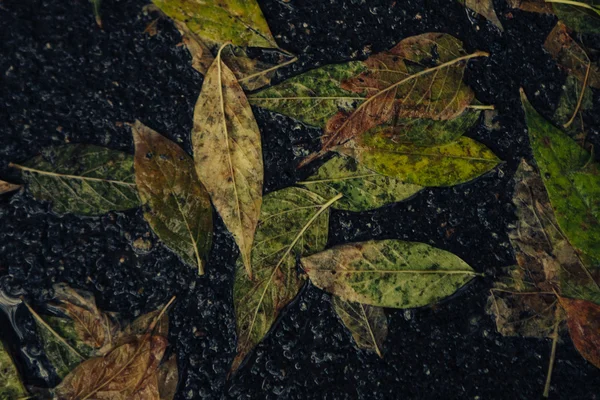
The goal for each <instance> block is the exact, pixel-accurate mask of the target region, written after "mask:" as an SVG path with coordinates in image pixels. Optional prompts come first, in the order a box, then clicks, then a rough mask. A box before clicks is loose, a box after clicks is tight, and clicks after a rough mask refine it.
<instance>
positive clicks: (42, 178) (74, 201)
mask: <svg viewBox="0 0 600 400" xmlns="http://www.w3.org/2000/svg"><path fill="white" fill-rule="evenodd" d="M9 166H11V167H14V168H17V169H19V170H21V171H22V173H23V179H24V180H25V181H26V182H27V183H28V184H29V190H30V191H31V193H32V194H33V196H35V198H37V199H39V200H45V201H51V202H52V205H53V210H54V211H55V212H57V213H60V214H64V213H75V214H83V215H99V214H104V213H106V212H108V211H113V210H117V211H118V210H127V209H130V208H135V207H138V206H139V204H140V202H139V199H138V196H137V191H136V187H135V182H134V176H133V157H131V156H130V155H128V154H125V153H122V152H120V151H115V150H111V149H107V148H103V147H98V146H91V145H80V144H73V145H65V146H58V147H51V148H48V149H46V150H44V151H43V152H42V154H41V155H40V156H37V157H34V158H32V159H31V160H29V161H27V162H26V163H24V164H23V165H18V164H13V163H11V164H9Z"/></svg>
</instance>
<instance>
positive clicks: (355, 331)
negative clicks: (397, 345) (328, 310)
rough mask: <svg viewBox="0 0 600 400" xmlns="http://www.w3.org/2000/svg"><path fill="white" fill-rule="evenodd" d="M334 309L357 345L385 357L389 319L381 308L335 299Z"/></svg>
mask: <svg viewBox="0 0 600 400" xmlns="http://www.w3.org/2000/svg"><path fill="white" fill-rule="evenodd" d="M333 307H334V308H335V311H336V312H337V314H338V315H339V317H340V319H341V320H342V322H343V323H344V325H345V326H346V328H348V330H349V331H350V333H352V337H353V338H354V341H355V342H356V345H357V346H358V347H360V348H361V349H365V350H370V351H374V352H375V353H377V355H378V356H379V357H383V355H382V353H381V349H382V346H383V342H385V339H386V337H387V333H388V326H387V317H386V316H385V313H384V311H383V308H381V307H373V306H369V305H366V304H360V303H352V302H348V301H344V300H342V299H341V298H339V297H337V296H334V297H333Z"/></svg>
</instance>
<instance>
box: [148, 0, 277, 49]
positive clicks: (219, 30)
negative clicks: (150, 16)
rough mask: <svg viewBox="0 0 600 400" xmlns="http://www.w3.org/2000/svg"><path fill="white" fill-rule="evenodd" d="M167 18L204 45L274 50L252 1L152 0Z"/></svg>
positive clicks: (253, 0)
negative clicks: (182, 27)
mask: <svg viewBox="0 0 600 400" xmlns="http://www.w3.org/2000/svg"><path fill="white" fill-rule="evenodd" d="M152 2H153V3H154V4H155V5H156V6H158V7H159V8H160V9H161V10H162V11H163V12H164V13H165V14H167V15H168V16H169V17H170V18H172V19H174V20H178V21H182V22H185V23H186V24H187V26H188V28H189V29H190V30H191V31H192V32H194V33H195V34H196V35H198V36H199V37H200V38H202V39H203V40H204V41H205V43H206V44H207V45H209V46H210V45H212V44H213V43H216V44H217V45H222V44H223V43H226V42H231V43H232V44H234V45H236V46H243V47H246V46H252V47H266V48H277V44H276V43H275V39H274V38H273V35H272V34H271V31H270V29H269V25H268V24H267V21H266V20H265V17H264V16H263V13H262V10H261V9H260V6H259V5H258V3H257V2H256V0H206V1H197V0H152Z"/></svg>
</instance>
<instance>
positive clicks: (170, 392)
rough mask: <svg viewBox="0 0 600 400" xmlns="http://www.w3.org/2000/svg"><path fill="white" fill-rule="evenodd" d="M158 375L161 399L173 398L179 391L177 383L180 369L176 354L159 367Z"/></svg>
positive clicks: (168, 399)
mask: <svg viewBox="0 0 600 400" xmlns="http://www.w3.org/2000/svg"><path fill="white" fill-rule="evenodd" d="M157 375H158V376H157V378H158V392H159V394H160V400H173V399H174V398H175V394H176V393H177V383H178V382H179V370H178V369H177V357H175V354H173V355H172V356H171V357H169V359H168V360H167V361H166V362H164V363H162V364H161V366H160V367H158V373H157Z"/></svg>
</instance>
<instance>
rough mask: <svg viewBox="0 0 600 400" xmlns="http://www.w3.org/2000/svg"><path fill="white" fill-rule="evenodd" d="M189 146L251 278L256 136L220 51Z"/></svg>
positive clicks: (258, 178)
mask: <svg viewBox="0 0 600 400" xmlns="http://www.w3.org/2000/svg"><path fill="white" fill-rule="evenodd" d="M192 144H193V146H194V161H195V164H196V172H197V173H198V176H199V177H200V180H201V181H202V183H204V185H205V186H206V188H207V190H208V193H210V197H211V199H212V202H213V205H214V206H215V208H216V209H217V211H218V212H219V214H220V215H221V218H222V219H223V222H224V224H225V226H226V227H227V229H228V230H229V232H231V233H232V235H233V237H234V239H235V241H236V243H237V245H238V247H239V249H240V253H241V255H242V259H243V262H244V266H245V267H246V271H247V273H248V276H249V277H250V278H252V267H251V262H250V251H251V249H252V240H253V238H254V232H255V230H256V225H257V224H258V217H259V215H260V207H261V203H262V190H263V174H264V172H263V159H262V145H261V137H260V131H259V130H258V125H257V124H256V120H255V119H254V115H253V114H252V109H251V107H250V104H249V103H248V100H247V99H246V96H245V94H244V91H243V90H242V88H241V87H240V85H239V84H238V83H237V81H236V78H235V76H234V75H233V73H232V72H231V70H230V69H229V68H228V67H227V66H226V65H225V64H224V63H223V61H222V60H221V57H220V53H219V55H218V56H217V58H216V60H215V62H213V64H212V66H211V67H210V69H209V70H208V72H207V74H206V78H205V80H204V83H203V85H202V92H201V93H200V97H199V98H198V101H197V102H196V107H195V109H194V127H193V130H192Z"/></svg>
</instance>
